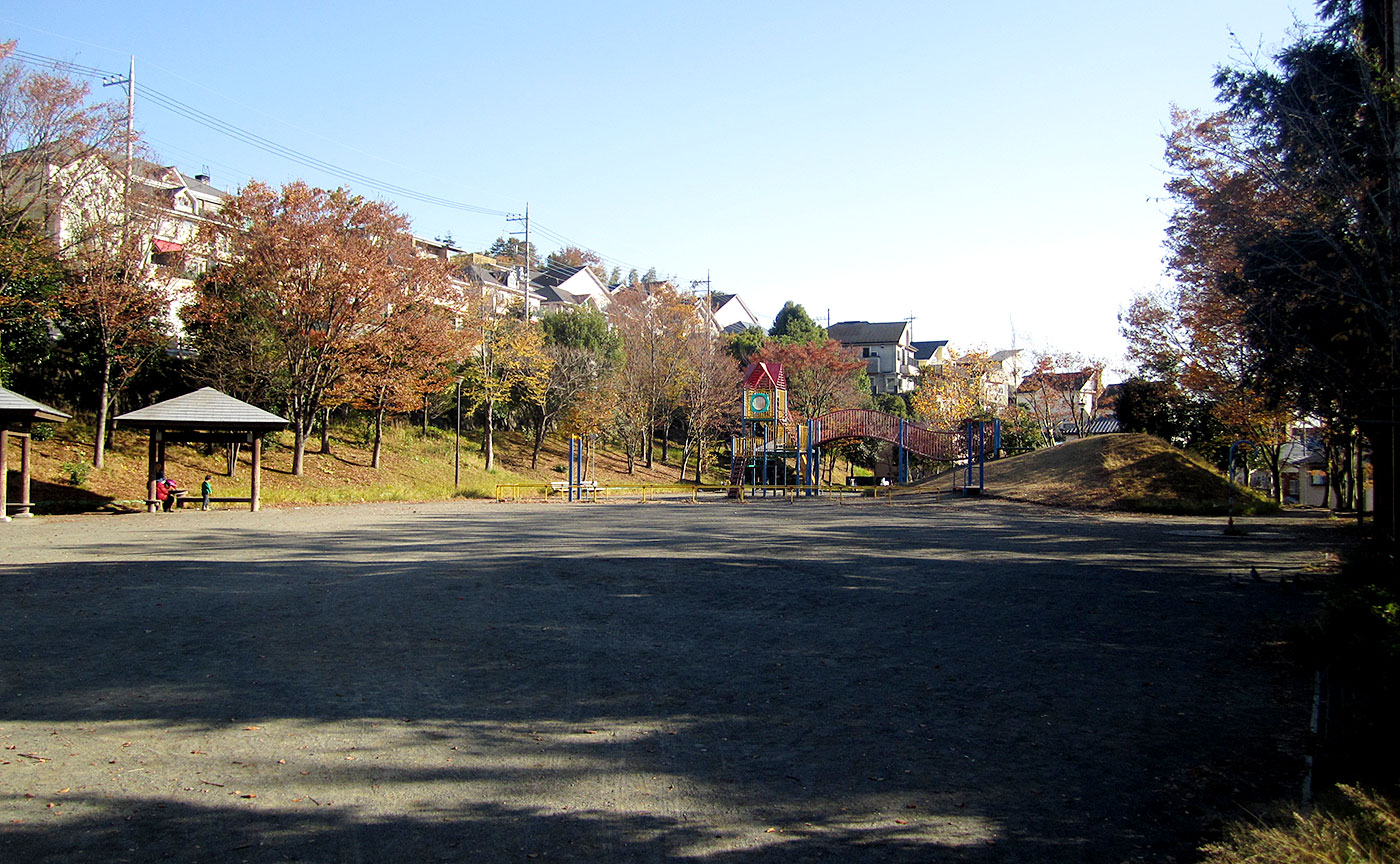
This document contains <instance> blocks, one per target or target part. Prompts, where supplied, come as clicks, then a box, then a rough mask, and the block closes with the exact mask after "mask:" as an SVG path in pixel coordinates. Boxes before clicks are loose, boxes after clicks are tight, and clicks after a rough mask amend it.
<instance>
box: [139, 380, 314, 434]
mask: <svg viewBox="0 0 1400 864" xmlns="http://www.w3.org/2000/svg"><path fill="white" fill-rule="evenodd" d="M114 422H116V423H117V424H118V425H121V426H127V427H131V428H136V429H221V430H222V429H231V430H238V431H254V432H257V431H268V432H270V431H275V430H279V429H285V428H287V422H288V421H286V420H284V419H283V418H281V417H278V416H277V415H276V414H271V413H268V412H267V411H264V410H262V409H261V408H258V407H255V406H253V405H249V404H248V403H247V402H244V401H243V400H241V399H235V398H233V397H232V396H229V395H228V394H226V393H220V392H219V391H218V390H215V389H214V388H213V387H201V388H200V389H198V390H196V391H194V392H193V393H186V394H185V395H184V396H176V397H175V398H174V399H166V400H165V401H164V402H157V403H156V404H154V405H147V406H146V407H145V408H138V409H136V410H135V411H128V412H127V413H125V414H123V415H121V416H120V417H117V418H116V419H115V421H114Z"/></svg>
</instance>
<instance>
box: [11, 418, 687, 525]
mask: <svg viewBox="0 0 1400 864" xmlns="http://www.w3.org/2000/svg"><path fill="white" fill-rule="evenodd" d="M333 432H334V434H333V435H332V436H331V450H330V452H329V453H321V452H319V451H320V439H319V438H315V439H313V440H311V441H310V442H308V444H307V452H306V454H305V461H304V466H303V473H302V476H300V477H297V476H294V475H293V474H292V473H291V464H292V447H291V444H292V436H291V434H290V433H286V432H284V433H281V434H279V435H277V436H276V442H277V443H275V444H273V445H271V446H267V447H265V448H264V452H263V471H262V490H261V498H262V502H263V504H264V506H269V507H278V506H297V505H304V504H348V503H359V502H364V501H431V500H445V499H448V498H452V497H459V496H460V497H472V498H487V497H492V496H494V494H495V489H496V485H497V484H500V483H547V482H549V481H551V480H558V479H562V478H563V476H564V475H563V474H562V473H561V472H559V471H556V470H555V468H556V466H558V467H560V468H562V467H563V466H564V464H565V463H566V462H567V459H568V456H567V442H564V441H559V440H548V441H546V444H545V447H544V450H543V451H542V452H541V454H540V460H539V467H538V468H536V469H532V468H531V467H530V455H531V446H530V443H531V442H530V441H529V440H528V439H527V438H526V437H525V436H522V435H519V434H516V433H510V432H502V433H498V434H497V436H496V448H495V449H496V468H495V470H493V471H490V472H488V471H486V470H485V467H484V464H483V463H484V460H483V458H482V455H481V452H480V448H479V440H478V438H479V436H477V435H475V434H473V435H472V436H471V437H468V436H467V435H466V434H465V433H464V436H463V439H462V472H461V479H462V482H461V486H460V488H457V489H454V487H453V482H452V481H453V436H452V435H450V434H448V433H444V432H442V431H440V430H436V429H430V430H429V433H428V434H427V435H424V434H423V433H422V432H421V431H419V430H417V429H414V428H411V427H399V428H390V429H387V430H386V432H385V442H384V449H383V453H382V458H381V464H380V467H379V468H378V469H375V468H371V467H370V462H371V448H370V446H369V444H368V443H367V441H366V440H365V439H366V437H367V436H366V435H365V432H364V429H363V427H361V426H359V425H347V426H343V427H339V428H335V429H334V430H333ZM90 436H91V430H90V428H87V427H85V426H84V425H83V424H81V423H80V422H77V421H74V422H70V423H67V424H64V425H62V426H59V427H57V429H56V430H55V434H54V437H53V438H52V439H50V440H48V441H36V442H35V443H34V457H33V458H34V464H33V468H32V475H33V484H32V485H33V488H32V498H33V500H34V501H35V502H36V505H37V506H36V508H35V509H36V512H38V513H40V514H43V513H56V512H84V511H97V510H138V509H140V508H141V504H140V501H141V500H142V499H144V498H145V483H146V447H147V436H146V434H145V433H144V432H132V431H124V430H118V432H117V434H116V441H115V446H114V447H112V448H110V449H108V451H107V454H106V465H105V466H104V467H103V468H102V469H101V470H97V469H94V470H92V471H90V472H89V473H88V476H87V478H86V479H85V481H84V482H83V483H82V484H81V485H75V484H74V483H73V482H72V478H71V476H70V475H71V471H70V470H68V469H66V468H65V466H66V465H69V464H71V463H74V462H88V463H90V462H91V459H92V445H91V444H90V443H89V442H90ZM11 449H12V452H11V453H10V457H11V467H12V468H14V469H17V468H18V467H19V453H18V446H17V445H15V446H12V448H11ZM659 455H660V450H659V449H658V451H657V456H658V457H659ZM679 455H680V453H679V450H674V449H673V450H672V460H673V461H675V460H676V459H678V458H679ZM594 468H595V470H596V477H597V478H598V479H599V480H600V481H603V482H608V483H674V482H675V478H676V475H677V473H678V468H677V467H676V466H674V465H662V464H660V463H659V462H658V463H657V464H656V466H655V467H654V468H652V469H648V468H646V467H645V465H638V466H637V469H636V473H634V474H631V475H628V474H627V463H626V459H625V458H624V457H623V456H622V455H621V454H618V453H614V452H611V451H601V452H600V453H599V454H598V456H597V458H596V461H595V463H594ZM226 469H227V465H226V463H225V458H224V456H223V455H222V451H219V452H215V451H214V449H212V448H203V447H200V446H198V445H189V446H187V445H172V446H170V447H169V448H168V450H167V452H166V473H167V474H168V475H169V476H170V477H172V478H173V479H175V480H176V481H177V482H179V483H180V484H181V485H182V486H184V487H185V488H186V489H189V490H191V492H196V491H197V490H198V489H199V483H200V481H201V480H203V479H204V475H205V474H211V475H213V480H212V483H213V486H214V494H215V495H216V496H220V495H222V496H240V495H247V494H248V482H249V454H248V452H247V450H246V448H245V449H244V451H243V453H242V455H241V457H240V460H239V465H238V469H237V471H236V472H235V476H234V477H231V478H230V477H228V476H227V475H226V473H225V472H226ZM17 474H18V472H17V470H16V471H12V472H11V489H10V500H11V501H14V500H17V495H18V477H17ZM217 506H226V507H240V506H246V505H236V504H226V505H217Z"/></svg>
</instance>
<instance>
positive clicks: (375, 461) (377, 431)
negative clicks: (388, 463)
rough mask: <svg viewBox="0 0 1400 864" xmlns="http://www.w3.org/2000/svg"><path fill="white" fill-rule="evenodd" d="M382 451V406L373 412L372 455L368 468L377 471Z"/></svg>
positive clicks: (381, 404)
mask: <svg viewBox="0 0 1400 864" xmlns="http://www.w3.org/2000/svg"><path fill="white" fill-rule="evenodd" d="M383 451H384V404H383V403H380V405H379V410H378V411H376V412H374V453H373V454H372V455H371V456H370V458H369V467H371V468H373V469H374V470H376V471H378V470H379V456H380V454H381V453H382V452H383Z"/></svg>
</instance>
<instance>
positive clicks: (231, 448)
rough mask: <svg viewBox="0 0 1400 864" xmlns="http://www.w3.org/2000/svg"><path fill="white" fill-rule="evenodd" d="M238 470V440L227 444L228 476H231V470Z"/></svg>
mask: <svg viewBox="0 0 1400 864" xmlns="http://www.w3.org/2000/svg"><path fill="white" fill-rule="evenodd" d="M237 470H238V442H237V441H235V442H233V443H232V444H230V445H228V476H229V478H230V479H232V478H233V472H235V471H237Z"/></svg>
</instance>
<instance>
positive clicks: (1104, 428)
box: [1088, 415, 1123, 435]
mask: <svg viewBox="0 0 1400 864" xmlns="http://www.w3.org/2000/svg"><path fill="white" fill-rule="evenodd" d="M1121 431H1123V429H1122V427H1121V426H1119V425H1118V417H1117V416H1116V415H1115V416H1113V417H1100V418H1099V419H1097V420H1095V421H1094V422H1093V423H1090V424H1089V429H1088V432H1089V434H1090V435H1107V434H1109V433H1112V432H1121Z"/></svg>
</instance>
